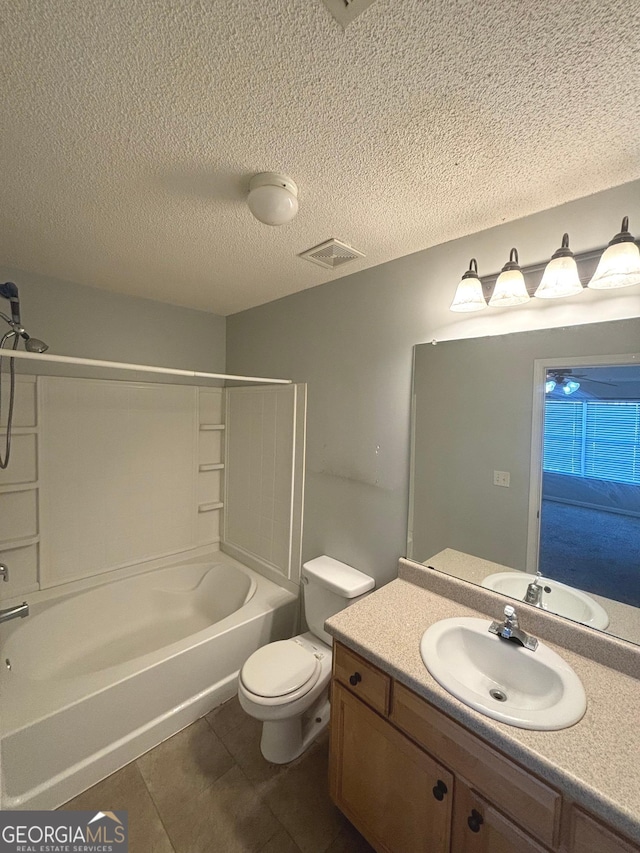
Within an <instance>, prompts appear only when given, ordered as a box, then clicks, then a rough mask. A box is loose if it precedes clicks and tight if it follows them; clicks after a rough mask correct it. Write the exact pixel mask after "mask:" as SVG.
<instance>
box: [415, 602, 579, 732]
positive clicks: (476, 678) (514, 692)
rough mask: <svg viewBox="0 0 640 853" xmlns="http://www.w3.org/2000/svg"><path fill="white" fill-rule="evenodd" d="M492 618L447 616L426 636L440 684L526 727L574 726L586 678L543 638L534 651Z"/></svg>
mask: <svg viewBox="0 0 640 853" xmlns="http://www.w3.org/2000/svg"><path fill="white" fill-rule="evenodd" d="M489 624H490V621H489V620H488V619H475V618H471V617H460V618H454V619H443V620H442V621H440V622H436V623H435V624H434V625H432V626H431V627H430V628H428V629H427V630H426V631H425V632H424V634H423V635H422V640H421V642H420V654H421V655H422V660H423V661H424V664H425V666H426V667H427V669H428V670H429V672H430V673H431V675H432V676H433V677H434V678H435V680H436V681H437V682H438V684H440V685H441V687H444V689H445V690H448V691H449V693H452V694H453V695H454V696H455V697H456V698H457V699H460V701H461V702H464V703H465V704H466V705H469V706H470V707H471V708H475V709H476V711H480V713H481V714H486V716H487V717H493V719H494V720H500V722H503V723H508V724H509V725H510V726H518V727H519V728H522V729H534V730H540V731H553V730H556V729H564V728H567V727H568V726H572V725H573V724H574V723H577V722H578V720H580V719H581V718H582V717H583V715H584V712H585V710H586V708H587V697H586V695H585V692H584V688H583V686H582V682H581V681H580V679H579V678H578V676H577V675H576V673H575V672H574V671H573V670H572V669H571V667H570V666H569V664H567V663H565V661H564V660H563V659H562V658H561V657H560V655H557V654H556V653H555V652H554V651H552V650H551V649H550V648H549V647H548V646H545V645H544V644H543V643H539V644H538V648H537V649H536V650H535V651H534V652H532V651H529V650H528V649H525V648H523V647H522V646H519V645H518V644H517V643H514V642H512V641H510V640H503V639H500V637H497V636H496V635H495V634H490V633H489Z"/></svg>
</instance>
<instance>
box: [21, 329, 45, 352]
mask: <svg viewBox="0 0 640 853" xmlns="http://www.w3.org/2000/svg"><path fill="white" fill-rule="evenodd" d="M22 337H23V338H24V348H25V349H26V351H27V352H39V353H43V352H46V351H47V350H48V349H49V344H45V342H44V341H40V340H38V338H32V337H30V336H29V335H28V334H27V333H26V332H23V333H22Z"/></svg>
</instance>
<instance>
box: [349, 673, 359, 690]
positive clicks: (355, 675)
mask: <svg viewBox="0 0 640 853" xmlns="http://www.w3.org/2000/svg"><path fill="white" fill-rule="evenodd" d="M360 681H362V676H361V675H360V673H359V672H354V673H353V675H350V676H349V684H350V685H351V686H352V687H355V686H356V684H358V683H359V682H360Z"/></svg>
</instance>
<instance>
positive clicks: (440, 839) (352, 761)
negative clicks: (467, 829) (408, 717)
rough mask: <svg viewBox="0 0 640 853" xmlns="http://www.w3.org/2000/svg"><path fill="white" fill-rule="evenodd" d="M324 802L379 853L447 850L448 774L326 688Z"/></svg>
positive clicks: (338, 690)
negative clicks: (327, 797)
mask: <svg viewBox="0 0 640 853" xmlns="http://www.w3.org/2000/svg"><path fill="white" fill-rule="evenodd" d="M329 777H330V778H329V783H330V790H331V796H332V798H333V800H334V802H335V803H336V805H337V806H338V808H339V809H341V810H342V811H343V812H344V813H345V815H346V816H347V817H348V818H349V820H350V821H351V822H352V823H353V824H355V826H356V827H357V828H358V829H359V830H360V832H361V833H362V834H363V835H364V836H365V837H366V838H367V839H368V840H369V841H370V843H371V844H373V846H374V847H375V848H376V849H377V850H378V851H381V853H418V851H420V853H441V851H442V853H446V851H448V850H449V839H450V827H451V802H452V796H453V776H452V775H451V774H450V773H449V772H448V771H447V770H445V769H444V768H443V767H441V766H440V765H439V764H437V763H436V762H435V761H434V760H433V759H432V758H431V757H430V756H429V755H427V754H426V753H425V752H423V751H422V750H421V749H420V748H419V747H417V746H415V744H413V743H411V741H409V740H408V738H406V737H405V736H404V735H402V734H401V733H400V732H398V731H397V730H396V729H394V728H393V726H391V725H390V724H389V723H388V722H387V721H386V720H384V719H383V718H382V717H379V716H378V715H377V714H376V713H375V712H374V711H372V710H371V709H370V708H368V707H367V706H366V705H364V704H363V703H362V702H361V701H360V700H359V699H357V698H356V697H355V696H352V695H351V694H350V693H349V692H348V691H347V690H345V689H344V688H343V687H342V686H341V685H340V684H338V682H335V681H334V682H333V696H332V705H331V760H330V768H329Z"/></svg>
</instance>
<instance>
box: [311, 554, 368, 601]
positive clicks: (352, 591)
mask: <svg viewBox="0 0 640 853" xmlns="http://www.w3.org/2000/svg"><path fill="white" fill-rule="evenodd" d="M302 569H303V572H302V574H303V577H304V576H305V575H306V576H307V578H313V579H314V581H315V582H316V583H319V584H322V586H325V587H326V588H327V589H329V590H331V592H335V593H336V594H337V595H342V596H344V598H355V597H356V596H358V595H362V594H363V593H365V592H368V591H369V590H370V589H373V588H374V586H375V585H376V584H375V581H374V579H373V578H371V577H369V575H365V574H364V572H359V571H358V569H354V568H353V567H352V566H347V564H346V563H341V562H340V561H339V560H334V559H333V557H327V556H326V555H323V556H322V557H316V558H315V559H314V560H309V561H308V562H307V563H304V564H303V567H302Z"/></svg>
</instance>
